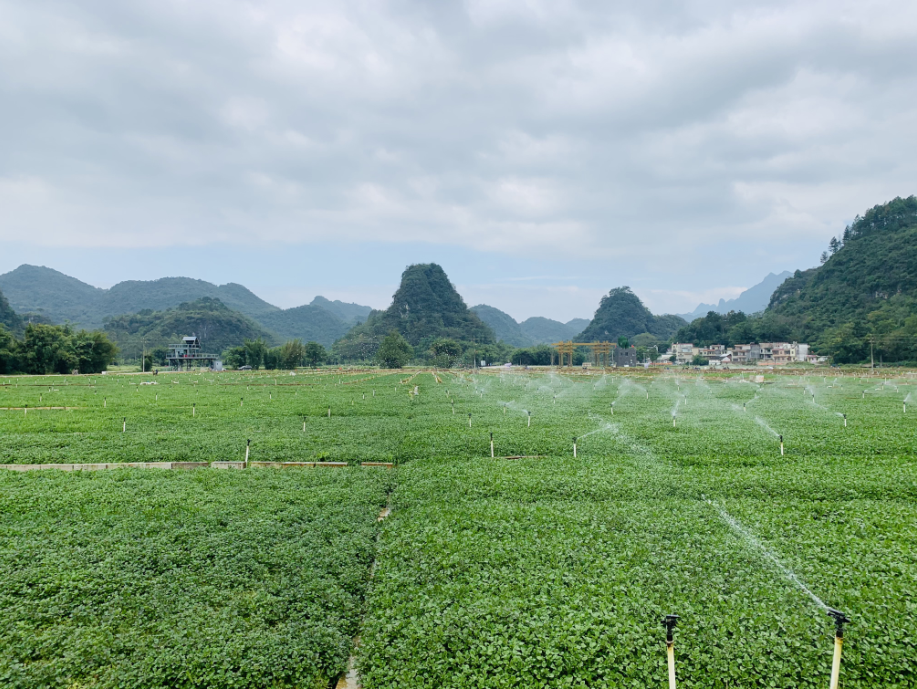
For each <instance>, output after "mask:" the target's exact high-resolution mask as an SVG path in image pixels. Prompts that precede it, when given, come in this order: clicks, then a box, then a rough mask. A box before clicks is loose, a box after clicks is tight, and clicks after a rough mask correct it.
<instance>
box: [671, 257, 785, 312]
mask: <svg viewBox="0 0 917 689" xmlns="http://www.w3.org/2000/svg"><path fill="white" fill-rule="evenodd" d="M792 275H793V273H791V272H790V271H788V270H785V271H783V272H782V273H780V274H779V275H774V274H773V273H768V274H767V277H765V278H764V279H763V280H762V281H761V282H759V283H758V284H757V285H754V286H753V287H749V288H748V289H747V290H745V291H744V292H742V293H741V294H740V295H739V296H737V297H736V298H735V299H720V303H719V304H716V305H714V304H699V305H698V307H697V308H696V309H694V310H693V311H692V312H691V313H683V314H678V315H679V316H681V317H682V318H684V319H685V320H686V321H688V322H689V323H690V322H691V321H693V320H694V319H695V318H702V317H703V316H706V315H707V314H708V313H709V312H710V311H714V312H715V313H720V314H724V315H725V314H727V313H729V312H730V311H742V312H743V313H746V314H752V313H758V312H759V311H764V309H766V308H767V305H768V304H769V303H770V300H771V295H772V294H773V293H774V292H775V291H776V290H777V288H778V287H780V285H782V284H783V283H784V282H786V280H787V278H790V277H792Z"/></svg>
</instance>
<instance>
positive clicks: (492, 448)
mask: <svg viewBox="0 0 917 689" xmlns="http://www.w3.org/2000/svg"><path fill="white" fill-rule="evenodd" d="M490 458H491V459H493V458H494V434H493V433H491V434H490Z"/></svg>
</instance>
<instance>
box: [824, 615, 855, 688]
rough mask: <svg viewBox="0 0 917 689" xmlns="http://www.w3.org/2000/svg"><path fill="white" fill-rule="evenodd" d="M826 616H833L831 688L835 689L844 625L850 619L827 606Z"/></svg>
mask: <svg viewBox="0 0 917 689" xmlns="http://www.w3.org/2000/svg"><path fill="white" fill-rule="evenodd" d="M828 617H833V618H834V660H833V661H832V663H831V689H837V686H838V681H839V679H840V675H841V649H842V647H843V646H844V625H845V624H847V623H848V622H850V619H849V618H848V617H847V616H846V615H845V614H844V613H842V612H841V611H840V610H835V609H834V608H828Z"/></svg>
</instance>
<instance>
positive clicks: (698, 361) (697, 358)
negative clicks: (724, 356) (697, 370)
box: [691, 354, 708, 366]
mask: <svg viewBox="0 0 917 689" xmlns="http://www.w3.org/2000/svg"><path fill="white" fill-rule="evenodd" d="M707 363H708V362H707V360H706V359H705V358H704V357H702V356H701V355H700V354H695V355H694V358H693V359H691V365H692V366H706V365H707Z"/></svg>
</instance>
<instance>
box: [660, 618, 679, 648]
mask: <svg viewBox="0 0 917 689" xmlns="http://www.w3.org/2000/svg"><path fill="white" fill-rule="evenodd" d="M679 619H680V618H679V617H678V615H666V616H665V617H663V618H662V626H663V627H665V641H666V643H668V644H670V643H672V640H673V637H672V634H673V632H674V631H675V625H677V624H678V620H679Z"/></svg>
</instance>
